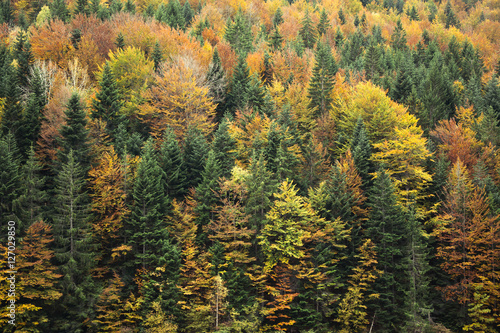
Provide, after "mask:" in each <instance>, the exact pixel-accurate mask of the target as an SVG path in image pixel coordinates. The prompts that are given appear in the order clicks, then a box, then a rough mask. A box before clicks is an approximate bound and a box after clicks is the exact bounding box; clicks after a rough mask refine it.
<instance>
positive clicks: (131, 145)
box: [114, 122, 144, 157]
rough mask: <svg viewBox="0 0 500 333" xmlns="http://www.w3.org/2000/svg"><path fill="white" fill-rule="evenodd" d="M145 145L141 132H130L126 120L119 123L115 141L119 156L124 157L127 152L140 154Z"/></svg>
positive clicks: (133, 154) (135, 154) (134, 154)
mask: <svg viewBox="0 0 500 333" xmlns="http://www.w3.org/2000/svg"><path fill="white" fill-rule="evenodd" d="M143 145H144V141H143V139H142V137H141V135H140V134H139V133H137V132H133V133H131V134H130V133H129V131H128V130H127V126H126V125H125V123H124V122H122V123H120V124H119V125H118V127H117V129H116V132H115V142H114V146H115V151H116V153H117V154H118V156H120V157H123V156H124V155H125V154H130V155H132V156H139V155H141V149H142V146H143Z"/></svg>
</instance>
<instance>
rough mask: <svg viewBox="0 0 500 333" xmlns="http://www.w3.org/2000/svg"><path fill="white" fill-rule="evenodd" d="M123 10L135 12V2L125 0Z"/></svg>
mask: <svg viewBox="0 0 500 333" xmlns="http://www.w3.org/2000/svg"><path fill="white" fill-rule="evenodd" d="M125 12H127V13H131V14H135V4H134V3H133V2H132V0H127V2H125Z"/></svg>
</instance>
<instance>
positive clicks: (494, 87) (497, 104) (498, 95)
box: [484, 76, 500, 119]
mask: <svg viewBox="0 0 500 333" xmlns="http://www.w3.org/2000/svg"><path fill="white" fill-rule="evenodd" d="M484 106H485V107H486V108H488V107H491V108H492V110H493V113H494V114H495V115H496V117H497V119H500V87H499V85H498V78H497V77H495V76H493V77H492V78H491V79H490V80H489V81H488V84H487V85H486V88H485V93H484Z"/></svg>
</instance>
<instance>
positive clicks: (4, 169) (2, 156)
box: [0, 134, 21, 241]
mask: <svg viewBox="0 0 500 333" xmlns="http://www.w3.org/2000/svg"><path fill="white" fill-rule="evenodd" d="M0 161H2V163H0V215H1V216H3V217H4V219H6V220H7V219H16V218H15V215H14V211H15V210H14V204H15V202H16V200H17V198H18V195H19V190H20V186H19V184H20V182H21V178H20V177H21V174H19V167H20V166H19V159H18V157H17V147H16V146H15V141H14V138H13V136H12V134H8V135H6V136H0ZM16 220H17V219H16ZM7 221H8V220H7ZM3 226H6V223H4V224H2V228H3ZM2 231H5V232H4V233H3V235H0V240H2V241H3V240H5V239H4V238H3V237H4V235H7V229H5V230H4V229H2Z"/></svg>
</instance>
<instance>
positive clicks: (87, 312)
mask: <svg viewBox="0 0 500 333" xmlns="http://www.w3.org/2000/svg"><path fill="white" fill-rule="evenodd" d="M85 174H86V172H85V171H84V170H83V168H82V167H81V166H80V163H78V162H77V161H76V158H75V154H74V153H73V150H70V151H69V153H68V156H67V160H66V162H63V163H62V165H61V168H60V171H59V173H58V174H57V177H56V180H55V193H56V195H55V197H54V201H53V204H54V206H55V207H56V214H55V216H54V234H55V240H56V246H55V259H56V263H57V265H58V273H60V274H62V275H63V276H64V278H63V279H62V280H61V281H60V282H59V288H60V290H61V291H62V294H63V296H62V298H61V300H60V302H58V304H57V309H54V310H55V311H56V313H55V316H56V318H55V319H54V326H53V328H57V329H61V330H71V331H73V332H77V331H79V330H81V329H82V327H83V323H84V322H85V321H86V320H88V319H89V318H91V316H92V312H93V308H92V306H91V304H93V302H94V298H95V286H94V284H93V281H92V277H91V275H90V270H91V269H92V266H93V259H94V253H93V252H92V250H93V246H92V244H91V236H90V225H89V216H88V213H89V208H90V207H89V200H88V196H87V194H86V193H85V185H86V184H85V183H86V182H85Z"/></svg>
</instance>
